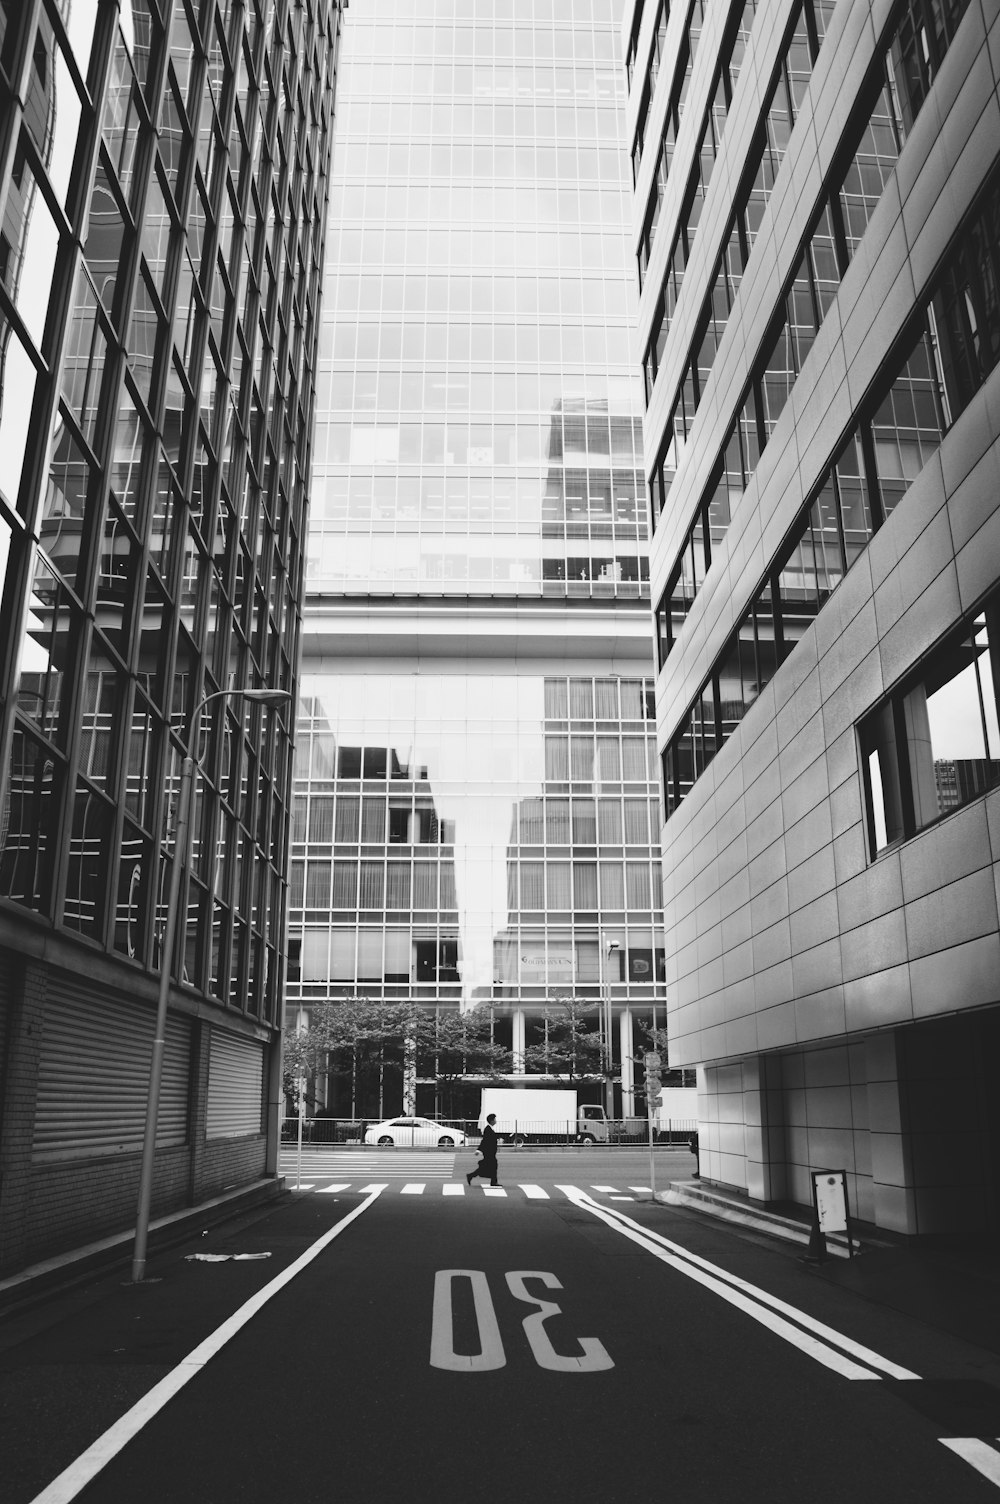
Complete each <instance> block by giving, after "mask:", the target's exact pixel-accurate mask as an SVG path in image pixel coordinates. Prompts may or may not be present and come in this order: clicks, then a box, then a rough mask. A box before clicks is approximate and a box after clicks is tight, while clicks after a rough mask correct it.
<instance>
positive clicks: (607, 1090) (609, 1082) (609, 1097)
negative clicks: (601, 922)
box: [602, 940, 621, 1124]
mask: <svg viewBox="0 0 1000 1504" xmlns="http://www.w3.org/2000/svg"><path fill="white" fill-rule="evenodd" d="M620 949H621V947H620V945H619V944H618V941H617V940H609V941H608V944H607V948H606V957H607V961H606V965H605V967H604V972H605V976H604V989H603V991H604V997H603V998H602V1003H603V1006H604V1060H605V1070H606V1074H605V1077H604V1107H605V1111H606V1113H607V1115H608V1123H609V1124H610V1123H611V1121H612V1119H613V1118H614V1115H615V1080H614V1076H615V1069H614V1045H613V1040H612V1034H611V957H612V955H613V954H614V952H615V951H616V950H620Z"/></svg>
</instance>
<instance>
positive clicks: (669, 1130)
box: [281, 1114, 698, 1149]
mask: <svg viewBox="0 0 1000 1504" xmlns="http://www.w3.org/2000/svg"><path fill="white" fill-rule="evenodd" d="M605 1129H606V1130H607V1133H608V1138H607V1139H605V1138H603V1136H602V1135H603V1133H604V1131H605ZM373 1130H378V1131H377V1132H376V1134H375V1141H376V1142H377V1143H381V1144H382V1146H383V1147H384V1148H388V1147H390V1145H394V1146H395V1147H397V1148H414V1149H423V1148H427V1149H433V1148H438V1147H441V1143H440V1141H441V1139H442V1138H447V1137H448V1136H449V1135H450V1134H451V1133H459V1134H462V1135H464V1138H465V1141H466V1143H468V1144H470V1145H474V1144H477V1143H478V1142H479V1133H480V1130H479V1124H478V1122H477V1121H476V1120H475V1119H468V1118H466V1119H461V1118H438V1119H435V1120H434V1122H433V1125H432V1126H431V1127H430V1128H428V1127H427V1126H422V1125H414V1124H409V1123H407V1122H406V1119H405V1115H404V1114H400V1117H399V1120H398V1125H397V1124H396V1123H393V1122H392V1121H390V1122H382V1123H373V1122H372V1121H371V1119H370V1118H369V1119H365V1118H360V1119H351V1118H328V1117H315V1118H303V1119H302V1142H303V1144H317V1145H319V1144H328V1145H338V1146H341V1147H343V1148H352V1147H353V1148H362V1147H364V1146H365V1136H366V1134H368V1133H369V1132H371V1131H373ZM697 1131H698V1124H697V1121H696V1120H695V1119H694V1118H670V1119H668V1120H666V1121H664V1122H663V1123H661V1124H658V1125H657V1128H656V1131H655V1133H654V1142H655V1143H657V1144H679V1145H682V1146H685V1147H686V1146H687V1145H688V1144H689V1143H690V1141H691V1139H692V1137H693V1136H694V1135H696V1134H697ZM584 1134H586V1135H587V1136H588V1137H589V1136H591V1135H594V1136H596V1137H597V1141H598V1142H600V1143H602V1144H610V1145H612V1146H614V1145H620V1146H624V1147H631V1148H641V1147H642V1145H643V1144H647V1143H648V1142H649V1122H648V1119H647V1118H644V1117H631V1118H615V1119H613V1120H612V1121H611V1122H609V1123H607V1124H604V1123H602V1122H596V1123H595V1122H592V1121H588V1122H586V1123H581V1124H580V1125H579V1127H577V1126H576V1125H574V1124H572V1123H565V1124H564V1123H552V1122H533V1121H530V1120H521V1119H517V1118H514V1119H511V1120H510V1122H504V1123H501V1126H500V1137H501V1140H502V1141H503V1142H504V1143H505V1144H507V1145H508V1146H509V1145H511V1144H513V1145H514V1146H515V1147H520V1146H521V1145H522V1144H528V1145H530V1144H543V1145H545V1146H546V1147H548V1148H558V1147H559V1146H560V1145H569V1144H577V1143H579V1142H580V1141H581V1139H582V1137H583V1136H584ZM298 1139H299V1119H298V1118H297V1117H286V1118H284V1119H283V1121H282V1124H281V1142H282V1143H283V1144H295V1143H297V1142H298ZM369 1147H370V1143H369Z"/></svg>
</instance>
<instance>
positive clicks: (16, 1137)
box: [0, 959, 48, 1270]
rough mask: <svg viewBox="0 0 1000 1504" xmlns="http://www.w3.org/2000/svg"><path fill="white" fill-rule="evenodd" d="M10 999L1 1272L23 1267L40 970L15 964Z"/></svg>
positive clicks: (1, 1121)
mask: <svg viewBox="0 0 1000 1504" xmlns="http://www.w3.org/2000/svg"><path fill="white" fill-rule="evenodd" d="M11 973H12V975H11V985H10V993H9V997H8V998H7V999H4V1000H2V1001H4V1002H5V1004H6V1006H5V1007H4V1008H3V1009H0V1028H6V1030H7V1051H6V1054H7V1060H6V1067H5V1071H4V1079H3V1083H2V1084H3V1088H4V1091H3V1113H2V1116H0V1270H2V1269H7V1268H10V1269H16V1268H19V1267H20V1265H22V1264H23V1263H24V1256H23V1250H24V1248H25V1247H26V1243H27V1236H28V1229H29V1225H30V1215H31V1178H32V1175H31V1149H32V1144H33V1141H34V1135H35V1103H36V1098H37V1093H38V1059H39V1054H40V1051H41V1039H42V1029H43V1027H44V1022H45V1001H46V997H47V992H48V989H47V986H46V973H45V971H44V969H43V968H42V967H41V966H38V965H37V964H35V963H33V962H31V961H25V962H24V966H23V969H22V967H21V966H20V965H19V964H18V962H17V960H16V959H15V960H14V961H13V963H12V965H11Z"/></svg>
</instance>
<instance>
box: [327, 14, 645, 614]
mask: <svg viewBox="0 0 1000 1504" xmlns="http://www.w3.org/2000/svg"><path fill="white" fill-rule="evenodd" d="M618 10H619V6H618V4H617V3H616V0H577V3H573V4H564V5H560V6H557V7H555V13H556V14H555V19H553V7H552V6H551V5H542V6H537V5H528V4H526V3H521V4H518V5H516V6H513V5H510V6H506V7H490V8H489V9H488V10H487V9H484V7H483V6H481V5H475V4H473V0H463V3H457V4H456V3H448V4H444V3H439V4H437V5H436V6H435V5H433V4H431V5H427V6H425V7H418V8H414V7H412V6H409V5H407V4H406V3H405V0H359V3H357V4H354V5H352V7H351V10H350V14H349V16H348V18H347V21H346V23H345V31H344V69H343V74H342V78H341V82H340V86H339V90H338V112H337V127H336V135H335V144H334V173H333V181H332V184H331V225H330V233H329V239H328V259H327V268H326V276H325V280H324V327H323V343H322V353H321V365H320V376H319V385H318V391H317V429H316V469H315V476H316V479H315V486H314V496H313V508H312V514H311V526H310V538H309V555H308V559H309V562H308V588H309V589H310V591H326V590H347V591H351V592H354V591H377V592H389V591H394V592H443V593H450V594H476V595H480V594H485V595H492V594H501V593H502V594H518V595H536V596H537V595H540V594H543V593H544V594H545V595H553V596H558V597H563V598H564V597H566V596H568V595H569V596H585V597H591V596H597V597H603V596H608V597H616V596H617V597H623V598H636V597H638V596H639V595H640V594H643V595H645V594H646V593H647V592H648V584H646V583H645V581H646V580H647V570H646V552H647V550H646V542H645V539H646V522H645V517H644V511H645V509H644V506H643V505H642V484H643V482H642V444H641V432H640V423H639V417H638V414H639V411H640V410H641V390H640V388H639V385H638V382H637V380H636V376H635V366H634V362H633V360H632V358H631V343H630V329H631V327H632V323H633V314H634V300H635V288H634V278H633V277H632V276H631V275H630V274H629V268H628V265H627V234H626V227H627V225H628V221H629V215H630V201H629V194H628V182H627V177H626V173H627V160H626V158H625V156H624V140H623V115H622V106H623V99H624V73H623V70H622V67H621V59H620V56H619V53H620V40H619V28H618V20H617V13H618Z"/></svg>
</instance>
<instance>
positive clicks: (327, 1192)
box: [316, 1184, 351, 1196]
mask: <svg viewBox="0 0 1000 1504" xmlns="http://www.w3.org/2000/svg"><path fill="white" fill-rule="evenodd" d="M350 1189H351V1187H350V1185H349V1184H348V1185H321V1186H320V1188H319V1190H318V1191H317V1192H316V1194H317V1196H332V1195H333V1193H334V1192H335V1191H349V1190H350Z"/></svg>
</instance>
